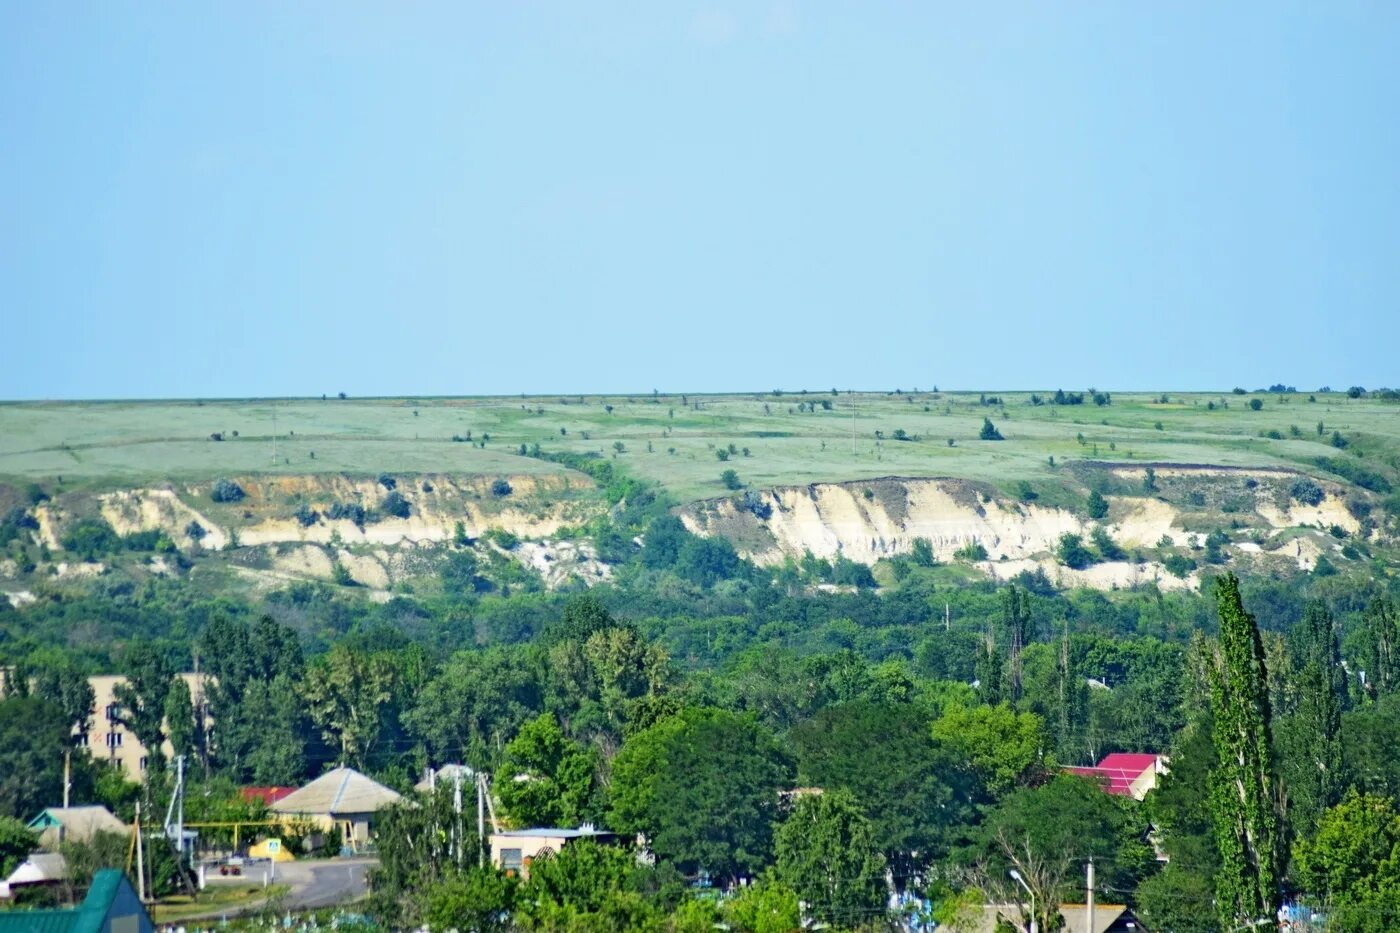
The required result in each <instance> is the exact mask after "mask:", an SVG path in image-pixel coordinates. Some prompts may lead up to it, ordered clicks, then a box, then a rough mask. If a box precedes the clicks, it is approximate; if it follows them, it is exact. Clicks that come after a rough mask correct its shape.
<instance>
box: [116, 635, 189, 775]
mask: <svg viewBox="0 0 1400 933" xmlns="http://www.w3.org/2000/svg"><path fill="white" fill-rule="evenodd" d="M122 666H123V667H124V668H125V669H126V682H125V683H120V684H118V685H117V687H116V689H115V690H113V691H112V695H113V697H115V699H116V701H117V702H118V703H119V704H121V711H120V713H119V715H120V717H121V722H122V724H123V725H125V726H126V727H127V728H128V729H130V730H131V731H132V733H133V734H134V735H135V736H136V740H137V741H138V742H140V743H141V744H142V745H144V746H145V747H146V770H147V773H148V774H159V773H160V772H161V771H162V770H163V768H164V767H165V753H164V752H163V751H162V750H161V745H162V744H163V743H164V742H165V728H164V720H165V703H166V698H167V697H168V696H169V694H170V687H171V684H172V683H173V682H174V680H175V672H174V671H173V670H172V669H171V667H170V662H169V661H168V660H167V659H166V657H165V655H164V654H162V653H161V652H160V651H158V650H157V649H156V648H155V647H154V646H153V645H152V644H151V643H150V642H148V641H133V642H132V643H131V645H130V646H129V647H128V649H127V653H126V656H125V657H124V658H123V659H122Z"/></svg>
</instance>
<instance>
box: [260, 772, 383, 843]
mask: <svg viewBox="0 0 1400 933" xmlns="http://www.w3.org/2000/svg"><path fill="white" fill-rule="evenodd" d="M402 799H403V798H402V797H400V796H399V794H398V792H396V791H394V790H391V789H389V788H387V787H385V786H384V785H383V784H380V783H379V782H378V781H376V780H374V779H373V778H369V777H366V776H365V775H363V774H361V773H360V772H358V771H356V770H355V769H354V768H346V767H340V768H336V769H335V770H334V771H327V772H326V773H325V774H323V775H321V776H320V777H318V778H316V780H314V781H312V782H311V783H310V784H307V785H306V786H304V787H299V788H297V789H296V790H294V791H292V792H291V793H290V794H287V795H286V796H285V797H282V798H281V799H280V800H277V801H276V802H275V803H273V804H272V807H271V809H272V811H273V812H274V813H279V814H282V815H283V816H285V817H288V818H294V819H302V820H306V821H308V822H310V823H311V824H312V825H314V826H315V827H316V828H317V829H319V830H321V831H322V832H325V833H335V834H336V835H337V837H338V838H339V840H340V843H341V845H343V846H345V847H346V848H348V849H350V850H351V851H358V850H359V849H362V848H364V845H365V843H367V842H368V841H369V838H370V835H371V833H372V832H373V829H374V814H375V813H376V812H378V811H379V810H382V809H384V808H385V807H389V806H392V805H394V804H396V803H398V802H399V801H400V800H402Z"/></svg>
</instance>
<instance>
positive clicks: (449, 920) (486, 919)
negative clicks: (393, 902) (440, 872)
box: [424, 868, 518, 933]
mask: <svg viewBox="0 0 1400 933" xmlns="http://www.w3.org/2000/svg"><path fill="white" fill-rule="evenodd" d="M517 887H518V885H517V883H516V881H515V879H513V878H509V877H507V876H506V875H505V874H503V873H502V872H500V871H498V870H496V869H495V868H472V869H469V870H467V871H466V872H463V873H461V874H457V875H453V876H452V877H450V878H448V879H447V880H445V881H443V882H442V883H440V884H438V885H436V886H434V887H432V888H430V889H429V891H428V904H427V909H426V910H425V911H424V919H426V920H427V922H428V929H429V930H432V931H433V933H447V931H451V930H472V931H474V933H507V931H509V930H511V929H512V925H511V922H510V911H511V909H512V908H513V907H514V906H515V896H516V889H517Z"/></svg>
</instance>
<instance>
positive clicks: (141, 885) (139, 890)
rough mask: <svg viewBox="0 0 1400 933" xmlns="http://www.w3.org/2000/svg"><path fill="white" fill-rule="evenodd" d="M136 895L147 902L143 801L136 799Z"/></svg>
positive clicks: (143, 901) (142, 901)
mask: <svg viewBox="0 0 1400 933" xmlns="http://www.w3.org/2000/svg"><path fill="white" fill-rule="evenodd" d="M136 896H137V897H138V898H140V899H141V903H143V904H144V903H146V859H145V854H144V853H143V852H142V851H141V801H139V800H138V801H136Z"/></svg>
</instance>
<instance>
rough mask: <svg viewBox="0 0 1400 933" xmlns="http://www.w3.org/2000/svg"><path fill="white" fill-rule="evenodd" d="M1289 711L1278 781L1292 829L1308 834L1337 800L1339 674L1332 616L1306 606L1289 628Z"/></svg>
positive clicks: (1339, 793) (1342, 679)
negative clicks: (1290, 675)
mask: <svg viewBox="0 0 1400 933" xmlns="http://www.w3.org/2000/svg"><path fill="white" fill-rule="evenodd" d="M1289 649H1290V650H1289V653H1290V654H1291V655H1292V658H1293V669H1294V676H1293V684H1292V687H1293V697H1294V700H1293V709H1292V710H1291V711H1290V714H1289V716H1288V717H1287V718H1286V719H1285V720H1284V722H1283V725H1282V730H1283V732H1284V735H1283V736H1280V738H1281V739H1283V740H1284V741H1283V743H1282V748H1283V753H1284V758H1283V759H1282V761H1281V762H1280V764H1281V766H1282V778H1283V781H1284V789H1285V790H1286V791H1287V797H1288V801H1289V808H1290V820H1289V822H1290V823H1291V824H1292V827H1293V830H1294V831H1295V832H1297V833H1298V834H1300V835H1303V834H1306V833H1309V832H1311V831H1312V828H1313V827H1314V826H1315V825H1316V824H1317V820H1318V819H1319V818H1320V817H1321V816H1322V814H1323V812H1324V811H1325V810H1327V808H1328V807H1331V806H1333V805H1334V804H1336V803H1338V802H1339V801H1340V800H1341V799H1342V790H1343V780H1342V704H1343V701H1344V700H1345V698H1346V680H1345V674H1344V672H1343V671H1342V660H1341V652H1340V651H1339V649H1338V647H1337V634H1336V632H1335V630H1334V629H1333V627H1332V615H1331V613H1329V612H1328V611H1327V608H1326V607H1325V606H1324V605H1323V604H1322V603H1319V602H1316V601H1313V602H1309V603H1308V605H1307V608H1306V610H1305V611H1304V614H1303V619H1302V621H1301V622H1299V623H1298V625H1297V626H1296V627H1295V628H1294V630H1293V634H1292V639H1291V644H1290V645H1289Z"/></svg>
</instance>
